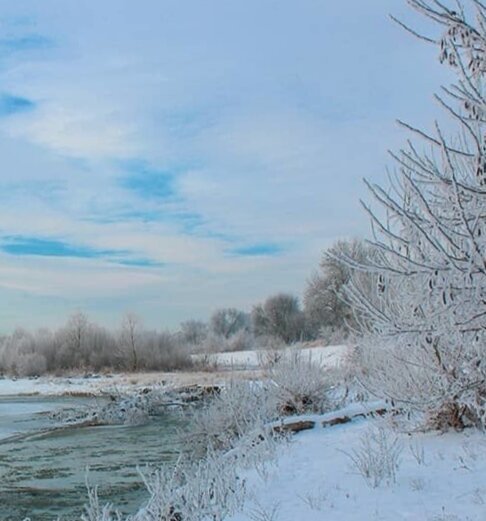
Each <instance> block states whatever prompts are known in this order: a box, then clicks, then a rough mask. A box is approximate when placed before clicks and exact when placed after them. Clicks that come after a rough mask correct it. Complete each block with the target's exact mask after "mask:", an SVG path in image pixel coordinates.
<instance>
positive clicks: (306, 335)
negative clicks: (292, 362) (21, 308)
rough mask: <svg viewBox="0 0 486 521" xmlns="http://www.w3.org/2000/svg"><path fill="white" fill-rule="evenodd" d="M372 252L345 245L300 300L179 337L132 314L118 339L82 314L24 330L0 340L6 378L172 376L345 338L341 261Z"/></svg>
mask: <svg viewBox="0 0 486 521" xmlns="http://www.w3.org/2000/svg"><path fill="white" fill-rule="evenodd" d="M368 253H369V249H368V248H367V247H366V246H365V245H364V244H363V243H362V242H360V241H356V240H355V241H339V242H337V243H336V244H334V245H333V246H332V247H331V248H329V249H328V250H327V251H325V252H324V254H323V258H322V261H321V263H320V266H319V269H318V271H316V272H315V273H314V275H313V276H312V277H311V279H310V280H309V281H308V283H307V287H306V289H305V292H304V299H303V307H301V304H300V302H299V299H298V298H297V297H296V296H294V295H290V294H286V293H280V294H277V295H273V296H271V297H269V298H267V299H266V300H265V301H264V302H263V303H261V304H257V305H256V306H254V307H253V309H252V311H251V312H250V313H246V312H244V311H241V310H238V309H235V308H223V309H218V310H216V311H215V312H214V313H213V314H212V316H211V318H210V320H209V321H208V322H203V321H199V320H188V321H186V322H183V323H182V324H181V325H180V328H179V330H178V331H175V332H171V331H154V330H148V329H146V328H145V327H144V326H143V322H142V320H141V319H140V318H139V317H138V316H137V315H135V314H134V313H127V314H126V315H125V316H124V317H123V319H122V321H121V324H120V327H119V328H118V330H117V331H111V330H108V329H106V328H105V327H102V326H100V325H98V324H96V323H94V322H92V321H91V320H89V319H88V317H87V316H86V315H85V314H84V313H81V312H78V313H75V314H74V315H72V316H71V317H70V318H69V319H68V321H67V323H66V324H65V325H64V326H63V327H61V328H59V329H57V330H55V331H51V330H48V329H39V330H37V331H35V332H30V331H27V330H25V329H17V330H16V331H14V332H13V333H12V334H11V335H7V336H4V337H2V338H0V372H1V373H7V374H14V375H18V376H34V375H40V374H44V373H61V372H62V373H65V372H68V371H79V370H85V371H101V370H113V371H155V370H159V371H162V370H163V371H171V370H179V369H189V368H191V367H193V365H194V363H193V359H192V358H191V354H193V353H208V352H217V351H241V350H248V349H254V348H269V347H271V348H275V347H279V346H281V345H286V344H292V343H295V342H298V341H307V340H314V339H317V338H321V339H322V341H323V342H328V343H329V342H335V341H340V340H342V339H343V338H345V337H346V336H347V335H348V334H349V331H350V328H351V327H352V325H353V321H354V318H353V313H352V310H351V308H350V306H349V305H348V304H346V302H345V300H344V299H343V297H342V293H343V289H344V288H345V286H346V284H347V282H348V280H349V277H350V273H349V268H347V267H346V266H345V265H344V264H343V263H342V262H341V261H340V260H339V258H340V256H342V255H343V254H345V255H346V256H348V257H350V258H353V259H356V260H358V261H359V260H360V259H361V258H364V256H366V255H368Z"/></svg>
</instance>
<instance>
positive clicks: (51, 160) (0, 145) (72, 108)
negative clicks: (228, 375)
mask: <svg viewBox="0 0 486 521" xmlns="http://www.w3.org/2000/svg"><path fill="white" fill-rule="evenodd" d="M390 12H392V13H393V14H395V15H398V16H400V17H403V18H405V19H409V20H413V19H414V17H413V15H411V13H409V12H408V10H407V8H406V6H405V1H404V0H373V2H362V1H361V0H349V1H348V2H329V1H326V0H300V1H299V2H295V1H290V0H278V1H276V0H264V1H262V0H247V1H245V2H234V1H228V0H208V1H207V2H201V1H200V0H177V1H176V0H143V1H141V2H133V1H129V0H104V1H103V2H95V1H94V0H85V1H83V2H79V1H77V0H63V1H61V0H43V1H42V2H38V1H37V0H23V1H22V2H12V1H10V0H0V24H1V31H0V34H1V35H2V36H1V37H0V158H1V163H0V164H1V169H0V203H1V204H0V330H4V331H7V330H11V329H12V328H14V327H15V326H17V325H23V326H27V327H39V326H43V325H45V326H57V325H59V324H61V323H62V322H63V321H64V320H65V318H66V316H67V315H68V314H69V313H70V312H72V311H74V310H77V309H82V310H84V311H85V312H87V313H88V314H89V315H90V316H91V317H92V318H93V319H94V320H97V321H98V322H101V323H104V324H107V325H110V326H114V325H116V324H117V323H118V322H119V320H120V316H121V315H122V314H123V313H124V312H125V311H127V310H131V311H135V312H137V313H139V314H140V315H142V316H143V317H144V319H145V322H146V323H147V325H149V326H151V327H158V328H163V327H175V326H177V324H178V323H179V322H180V321H181V320H185V319H188V318H192V317H194V318H201V319H205V318H207V317H208V316H209V314H210V313H211V311H212V310H214V309H215V308H217V307H223V306H235V307H240V308H243V309H247V310H249V309H251V306H252V304H255V303H257V302H259V301H261V300H262V299H264V298H265V297H266V296H268V295H270V294H272V293H275V292H279V291H289V292H293V293H296V294H299V295H300V294H301V292H302V290H303V288H304V285H305V281H306V279H307V278H308V277H309V275H310V274H311V272H312V270H313V269H315V268H316V266H317V265H318V262H319V258H320V255H321V253H322V251H323V250H324V249H325V248H326V247H328V246H329V245H330V244H332V243H333V242H334V241H335V240H337V239H339V238H343V237H355V236H364V235H366V233H367V232H368V222H367V219H366V217H365V215H364V214H363V212H362V211H361V210H360V207H359V198H360V197H362V198H365V199H366V197H367V195H366V192H365V189H364V185H363V183H362V181H361V179H362V178H363V177H367V178H369V179H371V180H375V181H379V182H384V180H385V167H386V165H387V164H389V163H390V162H389V159H388V157H387V152H386V151H387V149H396V148H397V147H399V146H400V145H401V144H402V143H403V142H404V141H405V139H406V138H407V135H406V133H404V132H403V131H402V130H400V129H399V128H398V127H397V126H396V124H395V119H396V118H397V117H399V118H403V119H406V120H408V121H411V122H413V123H415V124H417V125H419V126H423V127H424V128H430V127H432V125H433V121H434V119H435V118H436V117H437V116H438V115H439V111H438V110H437V107H436V106H435V105H434V103H433V102H432V93H433V92H434V91H436V90H437V89H438V87H439V85H440V84H441V83H444V82H445V83H447V82H448V77H447V75H446V71H444V70H443V69H442V68H441V67H440V66H439V65H438V64H437V63H436V51H435V50H434V49H433V48H429V47H427V46H424V45H423V44H421V43H419V42H416V41H414V40H413V39H412V38H410V37H409V36H408V35H406V34H404V33H403V31H402V30H400V29H399V28H397V27H396V26H395V25H394V24H393V23H392V22H390V20H389V19H388V14H389V13H390Z"/></svg>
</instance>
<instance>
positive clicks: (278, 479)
mask: <svg viewBox="0 0 486 521" xmlns="http://www.w3.org/2000/svg"><path fill="white" fill-rule="evenodd" d="M373 421H376V420H369V419H361V420H355V421H353V422H352V423H348V424H345V425H338V426H334V427H328V428H322V427H319V428H314V429H313V430H310V431H306V432H303V433H300V434H298V435H296V436H295V438H294V440H293V442H292V443H291V444H290V445H289V446H286V447H283V448H282V451H281V456H280V458H279V460H278V462H277V463H276V466H275V467H272V468H270V470H269V471H268V472H267V474H266V475H264V476H262V473H261V472H260V473H257V472H255V471H252V472H250V473H248V475H247V476H246V478H247V480H248V485H249V487H250V489H251V490H252V491H253V493H252V494H251V499H248V500H247V502H246V505H245V510H244V511H243V512H242V513H240V514H237V515H235V516H234V517H232V518H231V519H230V520H228V521H247V520H248V519H254V520H256V521H295V520H300V519H305V520H306V521H323V520H329V521H331V520H332V521H363V520H365V521H367V520H377V521H378V520H384V521H402V520H403V521H405V520H407V521H466V520H470V521H479V520H481V521H483V520H484V519H486V438H485V437H484V435H482V434H481V433H478V432H475V431H470V432H464V433H448V434H444V435H439V434H437V433H428V434H413V435H412V436H409V435H406V434H403V435H401V436H400V438H401V443H402V446H403V449H402V452H401V458H400V459H401V463H400V466H399V469H398V473H397V480H396V483H395V484H390V485H386V484H383V485H380V486H379V487H378V488H371V487H370V486H369V485H368V484H367V483H366V482H365V480H364V479H363V477H362V476H360V475H359V474H357V473H356V469H355V468H353V467H352V465H351V462H350V459H349V456H347V455H346V454H345V453H344V452H342V451H347V452H349V451H351V450H352V448H353V447H354V448H357V447H358V445H359V442H360V437H361V436H363V435H366V434H367V432H368V430H369V428H370V424H371V423H372V422H373ZM411 447H413V449H414V452H415V454H417V451H418V452H419V453H420V451H421V450H423V453H424V456H425V462H424V463H422V464H421V463H419V462H418V461H417V459H416V458H415V457H414V456H413V453H412V449H411Z"/></svg>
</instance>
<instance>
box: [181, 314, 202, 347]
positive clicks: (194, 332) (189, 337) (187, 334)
mask: <svg viewBox="0 0 486 521" xmlns="http://www.w3.org/2000/svg"><path fill="white" fill-rule="evenodd" d="M180 333H181V337H182V340H183V342H186V343H187V344H190V345H194V346H197V345H200V344H202V343H203V342H204V340H206V337H207V336H208V325H207V324H206V323H205V322H201V321H200V320H186V321H185V322H182V323H181V325H180Z"/></svg>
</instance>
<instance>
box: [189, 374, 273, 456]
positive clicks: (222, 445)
mask: <svg viewBox="0 0 486 521" xmlns="http://www.w3.org/2000/svg"><path fill="white" fill-rule="evenodd" d="M277 417H278V406H277V402H276V400H275V395H274V394H273V393H269V392H268V390H267V389H266V388H265V387H264V386H263V385H256V384H252V383H250V382H238V381H232V382H229V383H228V384H227V385H226V386H225V387H224V388H223V389H222V390H221V392H220V393H219V394H217V395H215V396H213V397H211V399H210V400H208V401H207V403H206V404H205V405H204V406H203V407H202V408H200V409H197V410H196V411H195V412H194V415H193V417H192V420H191V422H190V426H189V429H188V431H189V433H190V434H189V440H190V442H191V444H193V445H194V447H195V450H196V448H197V449H198V450H199V451H202V452H204V451H206V450H207V449H208V448H209V449H211V450H212V449H215V450H229V449H231V448H233V447H234V446H235V443H236V441H237V440H239V439H241V438H243V437H244V436H247V435H249V434H251V433H255V436H256V435H258V434H260V431H261V430H263V429H264V426H265V425H266V424H267V423H268V422H270V421H272V420H275V419H276V418H277Z"/></svg>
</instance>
